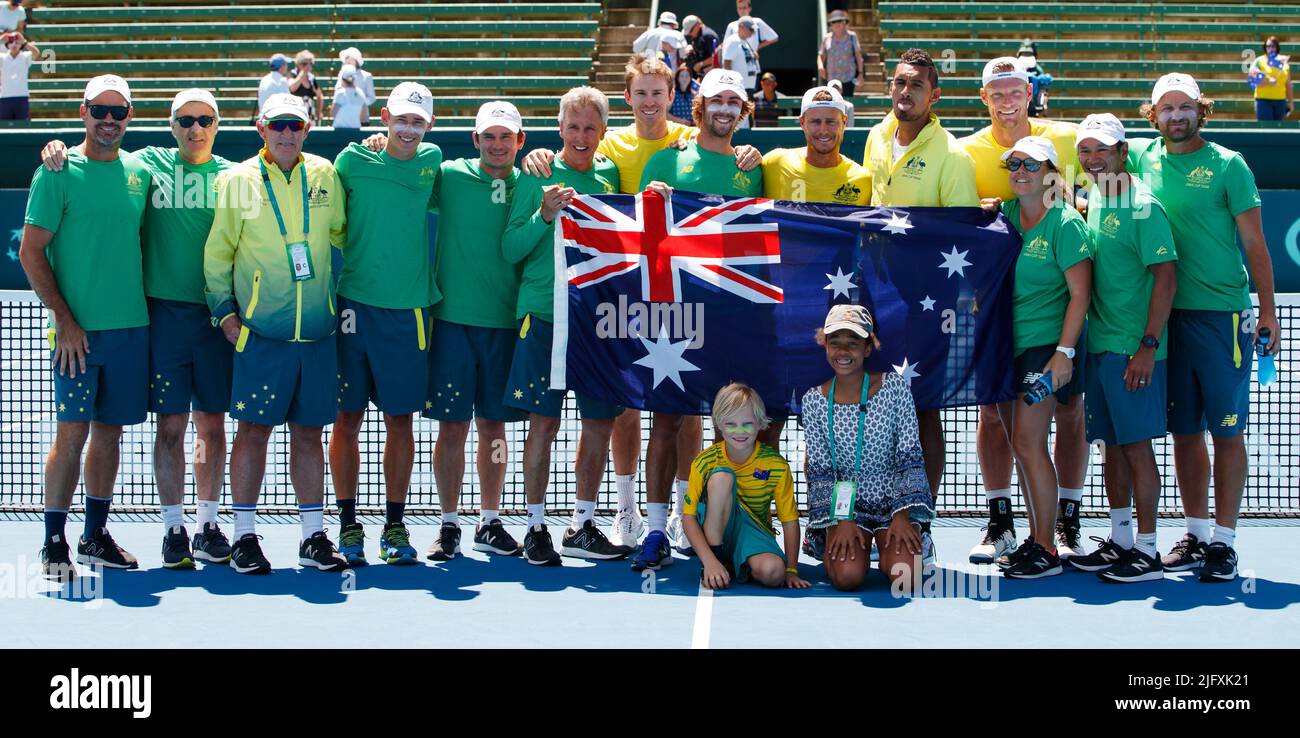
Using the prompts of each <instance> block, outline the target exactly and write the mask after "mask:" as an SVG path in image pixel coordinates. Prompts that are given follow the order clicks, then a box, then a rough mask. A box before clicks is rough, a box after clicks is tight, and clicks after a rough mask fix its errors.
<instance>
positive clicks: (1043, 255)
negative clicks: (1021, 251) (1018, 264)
mask: <svg viewBox="0 0 1300 738" xmlns="http://www.w3.org/2000/svg"><path fill="white" fill-rule="evenodd" d="M1051 247H1052V244H1051V242H1049V241H1048V240H1047V239H1046V238H1043V237H1042V236H1039V237H1037V238H1035V239H1034V240H1032V241H1030V242H1029V243H1027V244H1025V255H1026V256H1032V257H1034V258H1035V259H1040V260H1045V259H1047V252H1048V250H1050V249H1051Z"/></svg>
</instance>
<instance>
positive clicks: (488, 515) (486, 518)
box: [478, 510, 501, 525]
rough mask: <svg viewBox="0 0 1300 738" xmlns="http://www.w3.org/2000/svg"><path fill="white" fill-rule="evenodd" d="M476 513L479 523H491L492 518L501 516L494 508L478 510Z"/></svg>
mask: <svg viewBox="0 0 1300 738" xmlns="http://www.w3.org/2000/svg"><path fill="white" fill-rule="evenodd" d="M478 514H479V525H487V524H489V523H491V522H492V521H493V520H496V519H497V518H499V517H501V515H500V514H499V513H498V512H497V511H496V510H479V511H478Z"/></svg>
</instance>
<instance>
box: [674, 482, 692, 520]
mask: <svg viewBox="0 0 1300 738" xmlns="http://www.w3.org/2000/svg"><path fill="white" fill-rule="evenodd" d="M690 488H691V481H690V480H689V479H678V480H677V485H676V487H675V488H674V489H673V512H675V513H677V514H678V515H681V514H682V510H685V509H686V490H688V489H690Z"/></svg>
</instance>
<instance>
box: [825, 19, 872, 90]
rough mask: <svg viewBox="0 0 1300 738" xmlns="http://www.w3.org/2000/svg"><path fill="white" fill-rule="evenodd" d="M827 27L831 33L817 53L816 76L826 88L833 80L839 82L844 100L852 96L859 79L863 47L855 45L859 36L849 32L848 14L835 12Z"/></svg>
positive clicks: (828, 20)
mask: <svg viewBox="0 0 1300 738" xmlns="http://www.w3.org/2000/svg"><path fill="white" fill-rule="evenodd" d="M827 24H828V25H830V27H831V30H830V32H829V33H827V34H826V36H825V38H823V39H822V44H821V47H820V48H819V49H818V50H817V76H818V78H820V79H822V80H824V81H825V82H826V84H827V85H829V84H830V83H831V82H835V81H838V82H840V83H842V89H843V91H844V92H843V95H844V98H845V99H846V100H847V99H848V98H850V97H853V90H854V89H855V88H856V87H857V85H858V84H859V83H860V81H861V80H862V45H861V44H859V43H858V34H856V33H854V32H853V31H850V30H849V14H848V13H846V12H844V11H843V10H836V11H835V12H833V13H831V14H830V17H829V18H828V19H827Z"/></svg>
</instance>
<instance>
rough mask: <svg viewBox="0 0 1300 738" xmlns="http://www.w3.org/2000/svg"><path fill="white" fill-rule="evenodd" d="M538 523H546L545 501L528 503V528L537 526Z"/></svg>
mask: <svg viewBox="0 0 1300 738" xmlns="http://www.w3.org/2000/svg"><path fill="white" fill-rule="evenodd" d="M539 525H546V503H545V502H539V503H537V504H536V505H533V504H529V505H528V527H529V529H532V528H534V527H535V526H539Z"/></svg>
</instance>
